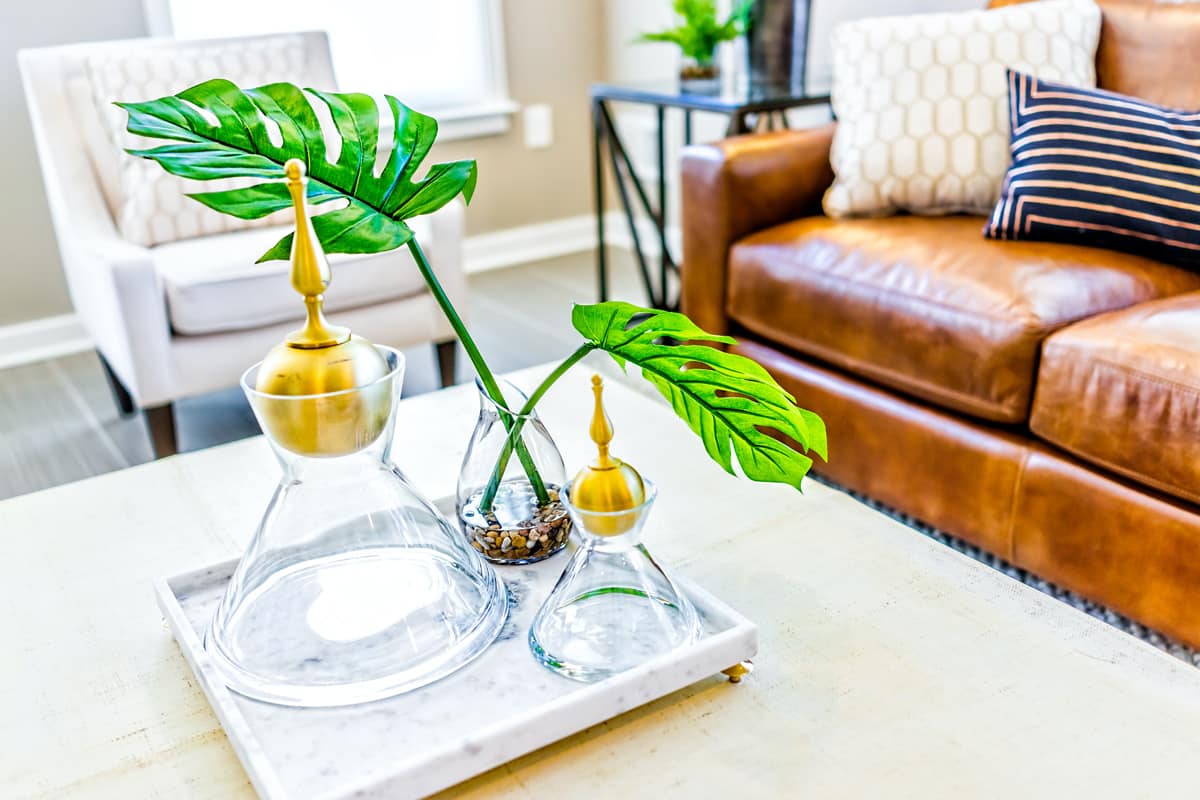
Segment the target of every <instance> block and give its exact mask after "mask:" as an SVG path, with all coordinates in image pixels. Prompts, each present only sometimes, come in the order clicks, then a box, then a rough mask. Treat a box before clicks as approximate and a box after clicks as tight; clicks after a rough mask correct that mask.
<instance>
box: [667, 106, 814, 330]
mask: <svg viewBox="0 0 1200 800" xmlns="http://www.w3.org/2000/svg"><path fill="white" fill-rule="evenodd" d="M834 127H835V125H834V124H833V123H830V124H829V125H826V126H824V127H821V128H812V129H808V130H797V131H780V132H778V133H765V134H756V135H751V136H735V137H733V138H731V139H725V140H723V141H720V142H715V143H713V144H706V145H696V146H693V147H689V148H687V149H686V150H685V151H684V155H683V169H682V172H683V177H682V187H683V267H682V276H683V290H682V291H683V296H682V303H683V311H684V313H686V314H687V315H688V316H690V317H691V318H692V320H693V321H695V322H696V324H698V325H699V326H700V327H702V328H704V329H705V330H707V331H710V332H712V333H726V332H727V330H728V327H729V326H728V321H727V319H726V316H725V296H726V292H727V285H726V284H727V281H726V263H727V261H728V258H729V248H730V247H731V246H732V245H733V244H734V242H736V241H737V240H738V239H741V238H743V237H745V236H747V235H749V234H751V233H753V232H755V231H758V230H762V229H764V228H769V227H771V226H773V225H778V224H780V223H782V222H787V221H788V220H792V219H796V218H798V217H803V216H807V215H810V214H814V213H818V212H819V211H820V207H821V197H822V196H823V195H824V193H825V190H826V189H827V188H828V187H829V185H830V184H831V183H832V182H833V169H832V167H830V165H829V148H830V146H831V144H832V142H833V131H834Z"/></svg>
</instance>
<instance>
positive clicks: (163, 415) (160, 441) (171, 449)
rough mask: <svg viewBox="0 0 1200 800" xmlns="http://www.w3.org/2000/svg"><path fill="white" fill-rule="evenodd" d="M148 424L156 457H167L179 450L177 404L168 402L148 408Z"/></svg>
mask: <svg viewBox="0 0 1200 800" xmlns="http://www.w3.org/2000/svg"><path fill="white" fill-rule="evenodd" d="M146 425H147V427H149V428H150V443H151V445H153V447H154V457H155V458H166V457H167V456H173V455H175V454H176V453H177V452H179V447H178V444H177V442H176V439H175V405H174V404H173V403H167V404H166V405H162V406H155V407H154V408H147V409H146Z"/></svg>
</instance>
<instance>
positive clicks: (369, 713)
mask: <svg viewBox="0 0 1200 800" xmlns="http://www.w3.org/2000/svg"><path fill="white" fill-rule="evenodd" d="M569 557H570V556H569V554H567V553H562V554H559V555H557V556H555V557H553V558H551V559H549V560H548V561H544V562H542V563H540V564H533V565H528V566H523V567H501V568H500V575H501V577H502V578H503V579H504V583H505V585H506V587H507V588H508V592H509V598H510V613H509V621H508V623H507V625H506V626H505V628H504V630H503V631H502V632H501V634H500V638H499V639H498V640H497V641H496V643H495V644H493V645H492V646H491V647H490V648H488V650H487V652H485V653H484V654H483V655H482V656H480V657H479V658H478V659H476V660H475V661H473V662H472V663H470V664H468V665H467V666H466V667H464V668H463V669H461V670H459V671H458V672H456V673H454V674H453V675H450V676H449V677H446V678H443V679H442V680H440V681H437V682H436V683H433V684H430V685H429V686H426V687H424V688H422V689H418V690H417V691H414V692H410V693H408V694H404V695H400V696H398V697H393V698H390V699H387V700H381V701H377V702H374V703H366V704H363V705H357V706H345V707H340V708H322V709H304V708H287V707H283V706H275V705H270V704H268V703H262V702H258V701H255V700H250V699H248V698H245V697H242V696H241V695H238V694H235V693H233V692H231V691H230V690H229V689H227V688H226V687H225V685H224V683H223V682H222V680H221V678H220V675H219V673H218V672H217V671H216V669H215V667H214V666H213V665H212V663H211V662H210V660H209V659H208V657H207V656H206V654H205V652H204V649H203V647H202V645H201V641H202V639H203V636H204V631H205V629H206V628H207V626H208V624H209V620H210V619H211V618H212V614H213V611H214V609H215V607H216V604H217V603H218V602H219V601H220V599H221V595H222V593H223V592H224V589H225V585H226V583H227V582H228V581H229V578H230V576H231V575H232V573H233V569H234V567H235V566H236V564H237V562H236V560H232V561H227V562H225V563H222V564H217V565H214V566H211V567H208V568H206V569H201V570H197V571H194V572H189V573H186V574H183V575H178V576H175V577H173V578H166V579H160V580H158V581H156V583H155V590H156V593H157V595H158V603H159V607H160V608H161V609H162V612H163V615H164V616H165V617H166V620H167V622H168V624H169V625H170V627H171V630H172V631H173V632H174V634H175V638H176V639H177V640H178V641H179V646H180V648H181V649H182V650H183V654H184V656H185V657H186V658H187V660H188V663H189V664H191V667H192V670H193V671H194V672H195V674H196V679H197V680H198V681H199V683H200V686H201V687H202V688H203V689H204V693H205V694H206V695H207V696H208V700H209V702H210V703H211V704H212V707H213V710H214V711H215V712H216V714H217V717H218V718H219V719H220V720H221V724H222V725H223V726H224V728H225V732H226V733H227V734H228V735H229V740H230V742H231V743H232V745H233V749H234V750H235V751H236V752H237V754H238V757H239V758H240V759H241V761H242V764H243V766H245V768H246V773H247V774H248V775H249V776H250V781H251V782H252V783H253V784H254V787H255V789H257V790H258V793H259V795H260V796H261V797H263V798H268V799H269V800H281V799H282V798H305V799H306V800H307V798H324V799H326V800H336V799H339V798H404V797H422V796H425V795H428V794H431V793H433V792H436V791H439V790H441V789H445V788H447V787H449V786H453V785H454V784H456V783H459V782H460V781H463V780H466V779H467V778H470V777H472V776H474V775H478V774H480V773H482V772H485V771H487V770H489V769H491V768H493V767H496V766H498V765H500V764H503V763H505V762H507V761H511V760H512V759H514V758H516V757H518V756H520V755H523V754H525V753H528V752H531V751H533V750H536V749H538V748H540V747H544V746H545V745H548V744H550V743H551V742H554V741H557V740H558V739H561V738H563V737H565V736H569V735H570V734H572V733H576V732H578V731H581V730H583V729H585V728H587V727H590V726H592V725H596V724H598V723H600V722H603V721H605V720H607V719H611V718H612V717H615V716H617V715H619V714H622V713H624V712H625V711H628V710H630V709H632V708H636V707H637V706H640V705H642V704H644V703H648V702H650V701H651V700H655V699H657V698H659V697H663V696H664V695H667V694H670V693H671V692H674V691H677V690H678V689H682V688H683V687H685V686H688V685H690V684H692V683H695V682H696V681H698V680H700V679H702V678H704V677H706V676H710V675H713V674H716V673H718V672H720V671H721V670H723V669H726V668H728V667H731V666H733V665H735V664H737V663H739V662H741V661H744V660H746V659H749V658H750V657H752V656H753V655H754V654H755V652H756V650H757V648H758V628H757V626H755V625H754V624H753V623H751V622H749V621H748V620H746V619H745V618H744V617H742V616H741V615H739V614H738V613H737V612H736V611H734V610H732V609H731V608H729V607H728V606H726V605H725V604H724V603H722V602H721V601H720V600H718V599H716V598H715V597H713V596H712V595H710V594H709V593H708V592H706V591H704V590H703V589H701V588H699V587H698V586H696V585H694V584H691V583H689V582H688V581H686V580H684V579H679V583H680V585H681V588H683V589H684V590H685V591H686V592H688V595H689V597H691V598H692V601H693V602H694V603H695V605H696V608H697V610H698V611H699V612H700V615H701V618H702V619H703V622H704V636H703V638H702V639H701V640H700V641H699V642H697V643H696V644H695V645H693V646H691V647H688V648H684V649H681V650H679V651H677V652H675V653H672V654H671V655H670V656H667V657H664V658H662V659H659V660H657V661H653V662H650V663H647V664H645V665H643V666H641V667H639V668H637V669H634V670H630V671H629V672H625V673H622V674H621V675H619V676H617V677H614V678H610V679H609V680H606V681H602V682H600V683H595V684H590V685H589V684H583V683H578V682H576V681H572V680H568V679H566V678H563V677H561V676H559V675H556V674H554V673H552V672H550V671H549V670H547V669H545V668H544V667H542V666H541V665H539V664H538V663H537V662H535V661H534V659H533V656H532V655H531V654H530V652H529V646H528V644H527V641H526V636H527V633H528V630H529V625H530V623H531V622H532V621H533V616H534V614H535V613H537V610H538V608H539V607H540V606H541V603H542V600H543V599H544V598H545V597H546V596H547V595H548V594H549V593H550V590H551V588H552V587H553V586H554V583H555V581H557V579H558V576H559V574H560V573H561V572H562V570H563V568H564V567H565V566H566V564H567V560H568V558H569ZM518 687H519V690H518ZM731 689H732V687H731Z"/></svg>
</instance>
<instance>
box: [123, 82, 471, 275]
mask: <svg viewBox="0 0 1200 800" xmlns="http://www.w3.org/2000/svg"><path fill="white" fill-rule="evenodd" d="M385 99H386V102H387V108H388V112H389V114H390V117H391V119H390V120H387V121H386V123H387V124H386V128H389V129H390V130H392V131H393V132H394V134H393V137H392V138H393V143H394V144H393V146H392V147H390V148H387V149H386V150H385V152H386V158H385V159H384V160H383V163H382V164H381V163H379V161H380V159H379V157H378V150H379V142H380V138H381V126H380V116H379V107H378V105H377V104H376V102H375V99H374V98H372V97H371V96H370V95H365V94H337V93H334V92H319V91H316V90H311V89H310V90H302V89H300V88H299V87H297V86H294V85H293V84H290V83H272V84H268V85H266V86H260V87H258V88H256V89H244V90H243V89H239V88H238V87H237V86H235V85H234V84H233V83H231V82H229V81H227V80H223V79H220V78H217V79H214V80H210V81H205V82H204V83H201V84H199V85H197V86H193V87H192V88H190V89H187V90H185V91H182V92H180V93H179V94H176V95H171V96H168V97H162V98H159V99H158V100H149V101H146V102H141V103H118V104H117V105H119V106H120V107H121V108H123V109H125V110H126V111H127V112H128V113H129V132H130V133H133V134H137V135H139V136H144V137H147V138H151V139H165V140H168V142H167V143H165V144H162V145H159V146H157V147H152V148H146V149H141V150H131V151H130V152H131V153H132V154H133V155H136V156H142V157H143V158H149V159H153V160H154V161H156V162H158V164H159V165H160V166H162V168H163V169H165V170H166V171H167V172H169V173H171V174H172V175H177V176H179V177H181V178H192V179H195V180H214V179H217V178H235V177H236V178H262V179H263V182H262V183H257V184H254V185H252V186H249V187H246V188H242V189H232V190H227V191H215V192H199V193H196V194H193V195H191V197H193V198H195V199H196V200H199V201H200V202H202V203H204V204H205V205H207V206H209V207H210V208H212V209H214V210H216V211H220V212H222V213H225V214H230V215H232V216H235V217H239V218H241V219H259V218H261V217H265V216H267V215H268V214H271V213H273V212H275V211H279V210H281V209H284V208H287V207H289V206H290V205H291V200H290V198H289V195H288V192H287V188H286V186H285V185H284V184H283V183H282V182H281V181H280V178H282V177H283V164H284V163H285V162H286V161H287V160H288V159H291V158H299V159H301V160H302V161H304V164H305V166H306V167H307V169H308V175H309V197H310V199H311V200H312V201H313V202H314V203H325V202H329V201H335V200H343V201H345V206H344V207H342V208H338V209H336V210H334V211H330V212H328V213H325V214H320V215H318V216H316V217H314V218H313V225H314V227H315V229H316V232H317V236H318V237H320V239H321V244H322V245H323V246H324V248H325V250H326V252H329V253H379V252H383V251H386V250H392V249H395V248H397V247H400V246H401V245H403V244H405V243H407V242H408V241H409V239H411V238H412V235H413V234H412V230H411V229H410V228H409V227H408V225H406V224H405V222H404V221H405V220H406V219H409V218H411V217H416V216H420V215H422V214H428V213H430V212H432V211H436V210H437V209H439V208H441V207H442V206H444V205H445V204H446V203H448V202H450V201H451V200H453V199H454V197H455V196H457V195H458V194H460V193H461V194H462V195H463V197H464V198H466V200H467V201H468V202H469V201H470V199H471V195H472V193H473V192H474V190H475V180H476V174H477V172H476V166H475V162H474V161H454V162H451V163H446V164H434V165H433V166H432V167H430V168H429V170H428V172H427V173H426V174H425V176H424V177H422V178H421V179H420V180H414V178H415V176H416V174H417V171H418V170H419V169H420V166H421V162H422V161H423V160H424V159H425V156H426V155H428V153H429V149H430V147H432V146H433V142H434V139H435V138H436V137H437V121H436V120H434V119H433V118H432V117H429V116H426V115H424V114H421V113H418V112H416V111H413V110H412V109H410V108H409V107H408V106H406V105H404V104H403V103H401V102H400V101H399V100H397V99H396V98H394V97H391V96H386V98H385ZM313 102H319V103H322V104H324V105H325V107H326V108H327V110H328V112H329V115H330V116H331V117H332V119H333V123H334V125H335V127H336V128H337V133H338V136H339V137H340V139H341V141H340V144H338V146H337V147H336V148H332V147H330V146H329V144H328V143H327V142H326V137H325V136H324V134H323V132H322V130H321V124H320V122H319V120H318V117H317V114H316V112H315V111H314V110H313V105H312V103H313ZM331 152H332V155H334V156H335V157H334V158H333V160H332V161H331V160H330V155H331ZM291 246H292V235H291V234H288V235H287V236H285V237H284V238H283V239H281V240H280V241H279V242H278V243H276V245H275V246H274V247H272V248H271V249H270V250H269V251H267V253H265V254H264V255H263V257H262V258H261V259H259V260H260V261H270V260H274V259H286V258H287V257H288V254H289V252H290V251H291Z"/></svg>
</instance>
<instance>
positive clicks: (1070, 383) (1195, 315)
mask: <svg viewBox="0 0 1200 800" xmlns="http://www.w3.org/2000/svg"><path fill="white" fill-rule="evenodd" d="M1030 427H1031V428H1032V429H1033V432H1034V433H1035V434H1037V435H1038V436H1040V437H1041V438H1043V439H1045V440H1046V441H1048V442H1050V443H1052V444H1055V445H1058V446H1059V447H1061V448H1063V449H1065V450H1068V451H1070V452H1071V453H1073V454H1074V455H1076V456H1078V457H1079V458H1082V459H1084V460H1086V461H1090V462H1092V463H1093V464H1098V465H1100V466H1102V467H1106V468H1108V469H1110V470H1112V471H1114V472H1117V473H1120V474H1121V475H1124V476H1126V477H1128V478H1131V479H1133V480H1135V481H1138V482H1140V483H1143V484H1145V485H1147V486H1152V487H1154V488H1157V489H1160V490H1162V491H1164V492H1168V493H1169V494H1172V495H1174V496H1176V497H1179V498H1182V499H1185V500H1190V501H1192V502H1200V293H1193V294H1187V295H1182V296H1179V297H1172V298H1168V299H1165V300H1159V301H1157V302H1153V303H1146V304H1144V305H1139V306H1136V307H1134V308H1128V309H1125V310H1123V311H1117V312H1115V313H1112V314H1105V315H1103V316H1101V317H1098V318H1096V319H1089V320H1086V321H1084V322H1080V323H1078V324H1076V325H1072V326H1070V327H1068V328H1066V329H1064V330H1061V331H1059V332H1058V333H1056V334H1054V335H1053V336H1051V337H1050V338H1049V339H1048V340H1046V343H1045V346H1044V349H1043V354H1042V364H1041V367H1040V369H1039V371H1038V382H1037V392H1036V394H1035V396H1034V401H1033V412H1032V415H1031V418H1030Z"/></svg>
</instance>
